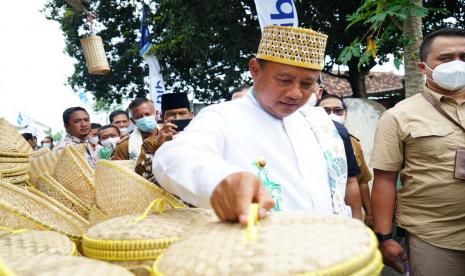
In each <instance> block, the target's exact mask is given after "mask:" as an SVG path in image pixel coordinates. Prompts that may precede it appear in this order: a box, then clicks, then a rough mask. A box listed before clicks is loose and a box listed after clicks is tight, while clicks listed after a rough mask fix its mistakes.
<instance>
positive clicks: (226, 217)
mask: <svg viewBox="0 0 465 276" xmlns="http://www.w3.org/2000/svg"><path fill="white" fill-rule="evenodd" d="M210 201H211V205H212V207H213V210H215V213H216V214H217V215H218V217H219V218H220V219H221V220H222V221H232V222H237V221H239V222H240V223H241V224H245V223H246V222H247V213H248V211H249V207H250V204H251V203H258V205H259V218H263V217H264V216H265V212H266V210H269V209H271V208H273V207H274V200H273V199H272V198H271V196H270V194H269V193H268V192H267V190H266V188H265V187H264V186H263V185H262V184H261V183H260V180H259V179H258V178H257V176H255V175H253V174H251V173H248V172H238V173H233V174H230V175H228V176H227V177H225V178H224V179H223V180H222V181H221V182H220V184H219V185H218V186H216V188H215V190H213V193H212V196H211V198H210Z"/></svg>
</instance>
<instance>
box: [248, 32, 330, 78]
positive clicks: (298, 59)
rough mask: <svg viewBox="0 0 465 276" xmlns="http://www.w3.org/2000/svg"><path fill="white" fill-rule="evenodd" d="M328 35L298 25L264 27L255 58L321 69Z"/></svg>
mask: <svg viewBox="0 0 465 276" xmlns="http://www.w3.org/2000/svg"><path fill="white" fill-rule="evenodd" d="M327 39H328V36H327V35H325V34H322V33H318V32H315V31H313V30H310V29H304V28H298V27H283V26H267V27H265V28H264V30H263V33H262V38H261V40H260V45H259V46H258V51H257V58H260V59H264V60H269V61H274V62H278V63H283V64H288V65H293V66H298V67H304V68H310V69H315V70H322V69H323V66H324V63H325V48H326V40H327Z"/></svg>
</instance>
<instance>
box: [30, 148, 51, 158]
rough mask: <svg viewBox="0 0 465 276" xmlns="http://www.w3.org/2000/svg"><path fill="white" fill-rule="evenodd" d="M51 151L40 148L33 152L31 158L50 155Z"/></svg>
mask: <svg viewBox="0 0 465 276" xmlns="http://www.w3.org/2000/svg"><path fill="white" fill-rule="evenodd" d="M51 152H52V151H51V150H50V149H49V148H40V149H38V150H36V151H34V153H33V154H32V156H31V157H32V158H37V157H40V156H42V155H44V154H49V153H51Z"/></svg>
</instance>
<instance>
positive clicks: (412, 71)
mask: <svg viewBox="0 0 465 276" xmlns="http://www.w3.org/2000/svg"><path fill="white" fill-rule="evenodd" d="M408 1H410V2H411V3H413V4H415V5H418V6H422V1H421V0H408ZM403 36H404V38H405V39H406V40H409V41H412V43H411V44H409V45H408V46H406V47H405V48H404V64H405V97H406V98H408V97H410V96H413V95H415V94H416V93H418V92H421V90H422V89H423V86H424V79H423V75H422V74H420V72H418V69H417V64H418V63H419V62H420V58H419V51H420V44H421V41H422V39H423V36H422V25H421V17H418V16H408V17H407V19H406V20H405V21H404V23H403Z"/></svg>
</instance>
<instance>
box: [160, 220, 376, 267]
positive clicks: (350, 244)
mask: <svg viewBox="0 0 465 276" xmlns="http://www.w3.org/2000/svg"><path fill="white" fill-rule="evenodd" d="M377 247H378V244H377V240H376V238H375V236H374V234H373V233H372V232H371V230H370V229H368V228H367V227H365V226H364V225H363V223H361V222H360V221H358V220H353V219H349V218H344V217H338V216H325V215H317V214H313V213H312V212H302V211H294V212H282V213H272V214H270V215H269V216H268V217H267V218H265V219H264V220H261V221H259V223H258V225H255V226H254V227H249V226H248V227H247V228H245V227H243V226H241V225H239V224H231V223H222V222H213V223H210V224H207V225H204V226H202V227H200V228H198V229H197V231H195V233H192V234H191V235H189V236H188V237H186V238H185V239H183V240H181V241H179V242H177V243H175V244H173V245H172V246H171V247H170V248H169V249H168V250H167V251H166V252H165V253H164V254H163V255H162V256H161V257H159V258H158V259H157V261H156V263H155V265H154V269H153V270H154V274H155V275H377V274H379V273H380V271H381V269H382V259H381V254H380V253H379V251H378V250H377Z"/></svg>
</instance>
